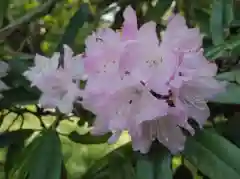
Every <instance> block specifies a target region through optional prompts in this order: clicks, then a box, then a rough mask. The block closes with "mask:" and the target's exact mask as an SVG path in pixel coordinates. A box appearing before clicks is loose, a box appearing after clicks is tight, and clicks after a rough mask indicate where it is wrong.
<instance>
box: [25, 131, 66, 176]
mask: <svg viewBox="0 0 240 179" xmlns="http://www.w3.org/2000/svg"><path fill="white" fill-rule="evenodd" d="M40 140H41V139H40ZM32 157H33V158H31V160H29V162H30V164H31V166H29V167H30V168H29V169H30V170H29V179H42V178H44V179H59V178H60V176H61V165H62V154H61V142H60V139H59V137H58V135H57V133H56V132H53V131H48V132H46V133H45V134H43V136H42V141H41V143H40V144H39V146H38V147H37V148H36V150H35V151H34V152H33V156H32Z"/></svg>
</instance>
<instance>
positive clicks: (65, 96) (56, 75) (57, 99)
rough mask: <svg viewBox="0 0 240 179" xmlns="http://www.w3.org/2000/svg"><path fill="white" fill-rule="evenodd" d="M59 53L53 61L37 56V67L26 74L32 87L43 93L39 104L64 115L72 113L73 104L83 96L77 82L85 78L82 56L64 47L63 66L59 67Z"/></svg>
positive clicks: (55, 54)
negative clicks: (54, 108) (55, 108)
mask: <svg viewBox="0 0 240 179" xmlns="http://www.w3.org/2000/svg"><path fill="white" fill-rule="evenodd" d="M59 58H60V54H59V53H54V55H53V57H52V58H51V59H49V58H47V57H44V56H40V55H36V57H35V66H34V67H31V68H30V70H28V71H26V72H24V75H25V76H26V78H27V79H29V80H30V81H31V82H32V86H36V87H38V89H39V90H40V91H41V92H42V95H41V97H40V99H39V103H40V104H42V105H43V106H44V107H52V108H53V107H58V108H59V110H60V111H61V112H62V113H70V112H71V111H72V108H73V102H74V101H75V100H76V98H77V97H78V96H80V95H81V90H80V89H79V86H78V84H77V83H76V82H77V81H79V80H81V78H82V76H83V62H82V59H81V55H78V56H74V57H73V52H72V50H71V49H70V48H69V47H68V46H67V45H64V57H63V65H64V67H61V66H59Z"/></svg>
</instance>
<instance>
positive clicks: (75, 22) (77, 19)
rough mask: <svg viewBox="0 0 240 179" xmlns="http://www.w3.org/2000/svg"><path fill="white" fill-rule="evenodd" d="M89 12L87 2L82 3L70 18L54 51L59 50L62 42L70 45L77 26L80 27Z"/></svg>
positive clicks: (76, 31)
mask: <svg viewBox="0 0 240 179" xmlns="http://www.w3.org/2000/svg"><path fill="white" fill-rule="evenodd" d="M89 14H90V10H89V7H88V4H85V3H82V4H81V5H80V8H79V10H78V11H77V12H76V13H75V14H74V15H73V17H72V18H71V20H70V22H69V24H68V26H67V28H66V31H65V33H64V34H63V36H62V39H61V41H60V43H59V45H58V47H57V49H56V51H61V49H62V46H63V44H67V45H72V43H73V42H74V40H75V37H76V36H77V33H78V31H79V28H81V27H82V26H83V24H84V22H85V21H87V19H88V17H89Z"/></svg>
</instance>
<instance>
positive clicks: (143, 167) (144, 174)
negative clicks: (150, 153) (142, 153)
mask: <svg viewBox="0 0 240 179" xmlns="http://www.w3.org/2000/svg"><path fill="white" fill-rule="evenodd" d="M136 175H137V179H146V178H147V179H154V165H153V163H152V161H151V160H149V159H147V156H146V157H141V159H138V161H137V165H136Z"/></svg>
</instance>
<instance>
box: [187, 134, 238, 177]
mask: <svg viewBox="0 0 240 179" xmlns="http://www.w3.org/2000/svg"><path fill="white" fill-rule="evenodd" d="M239 154H240V149H239V148H237V147H236V146H235V145H233V144H232V143H231V142H229V141H228V140H226V139H225V138H223V137H221V136H219V135H218V134H217V133H214V132H210V131H206V130H205V131H201V132H199V133H198V134H196V135H195V136H194V137H189V138H188V139H187V142H186V145H185V150H184V156H185V157H186V159H187V160H189V161H190V162H191V163H192V164H193V165H194V166H196V167H197V168H198V169H199V170H200V171H201V172H202V173H203V174H204V175H206V176H208V177H210V178H212V179H215V178H216V179H226V178H228V177H229V176H231V179H238V178H240V155H239Z"/></svg>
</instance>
